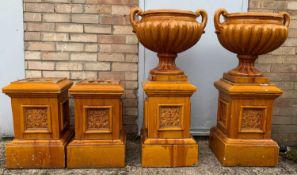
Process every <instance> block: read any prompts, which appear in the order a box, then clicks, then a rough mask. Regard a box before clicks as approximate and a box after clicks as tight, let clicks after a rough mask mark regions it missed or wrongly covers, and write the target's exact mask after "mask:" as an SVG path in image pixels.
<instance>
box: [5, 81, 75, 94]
mask: <svg viewBox="0 0 297 175" xmlns="http://www.w3.org/2000/svg"><path fill="white" fill-rule="evenodd" d="M72 84H73V82H72V81H70V80H68V79H67V78H64V77H48V78H26V79H22V80H17V81H14V82H12V83H10V84H9V85H7V86H5V87H4V88H3V92H4V93H6V94H24V93H26V94H27V93H28V94H32V93H33V94H34V93H35V94H46V93H50V94H53V93H54V94H59V93H61V92H62V91H64V90H65V89H68V88H70V87H71V85H72Z"/></svg>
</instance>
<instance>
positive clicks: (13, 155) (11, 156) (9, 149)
mask: <svg viewBox="0 0 297 175" xmlns="http://www.w3.org/2000/svg"><path fill="white" fill-rule="evenodd" d="M73 133H74V132H73V131H72V130H71V131H68V132H66V133H65V134H64V136H63V138H61V139H57V140H17V139H14V140H13V141H12V142H10V143H8V144H7V145H6V168H64V167H65V162H66V152H65V150H66V145H67V143H68V142H69V141H70V139H71V137H72V136H73Z"/></svg>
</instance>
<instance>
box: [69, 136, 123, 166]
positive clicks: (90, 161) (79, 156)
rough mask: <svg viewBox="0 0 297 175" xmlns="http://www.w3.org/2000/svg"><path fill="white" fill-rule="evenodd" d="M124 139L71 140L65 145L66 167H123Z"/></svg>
mask: <svg viewBox="0 0 297 175" xmlns="http://www.w3.org/2000/svg"><path fill="white" fill-rule="evenodd" d="M125 145H126V139H125V138H123V139H122V140H114V141H112V140H73V141H71V142H70V143H69V145H68V146H67V167H68V168H121V167H125V148H126V147H125Z"/></svg>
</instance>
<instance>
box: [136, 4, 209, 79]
mask: <svg viewBox="0 0 297 175" xmlns="http://www.w3.org/2000/svg"><path fill="white" fill-rule="evenodd" d="M136 15H137V16H140V17H141V20H136V19H135V18H136ZM199 16H201V17H202V22H201V23H199V22H197V20H196V18H198V17H199ZM130 21H131V24H132V26H133V32H135V33H136V35H137V37H138V39H139V41H140V42H141V43H142V44H143V45H144V46H145V47H146V48H148V49H150V50H152V51H154V52H157V53H158V57H159V65H158V66H157V67H156V68H155V69H153V70H151V74H153V75H160V74H162V75H183V74H184V73H183V71H182V70H179V69H178V68H177V67H176V65H175V58H176V57H177V54H178V53H179V52H183V51H185V50H187V49H189V48H191V47H192V46H193V45H194V44H195V43H197V42H198V40H199V39H200V37H201V35H202V34H203V33H204V28H205V26H206V23H207V14H206V12H205V11H204V10H197V11H196V12H195V13H194V12H191V11H184V10H170V9H162V10H148V11H146V12H143V11H142V10H141V9H139V8H133V9H131V12H130Z"/></svg>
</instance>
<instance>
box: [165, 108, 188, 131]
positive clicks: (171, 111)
mask: <svg viewBox="0 0 297 175" xmlns="http://www.w3.org/2000/svg"><path fill="white" fill-rule="evenodd" d="M182 112H183V111H182V106H170V105H166V106H165V105H164V106H163V105H161V106H160V107H159V120H160V121H159V128H160V129H166V128H181V123H182V121H181V119H182Z"/></svg>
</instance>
